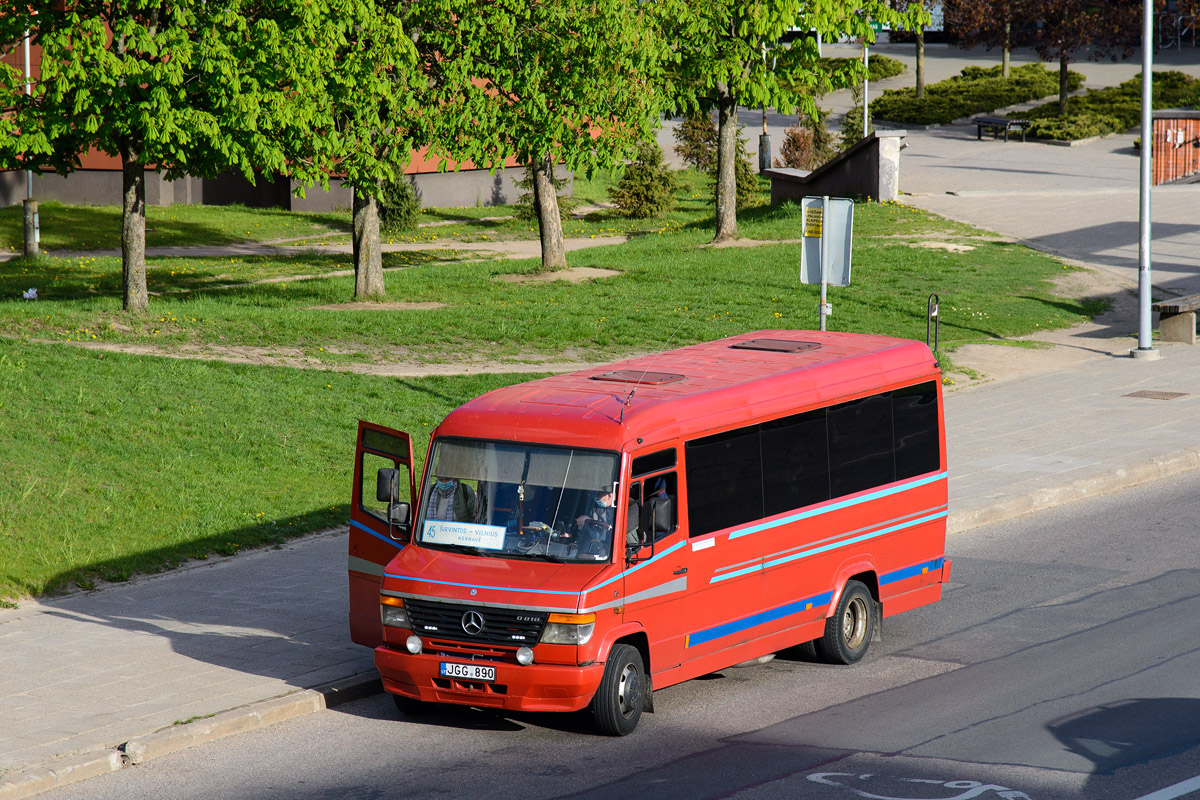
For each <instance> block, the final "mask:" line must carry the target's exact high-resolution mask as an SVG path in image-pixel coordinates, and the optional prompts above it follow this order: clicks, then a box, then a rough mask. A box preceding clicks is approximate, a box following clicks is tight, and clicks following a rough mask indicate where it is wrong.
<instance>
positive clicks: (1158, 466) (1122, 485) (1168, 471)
mask: <svg viewBox="0 0 1200 800" xmlns="http://www.w3.org/2000/svg"><path fill="white" fill-rule="evenodd" d="M1195 469H1200V448H1191V449H1187V450H1178V451H1176V452H1174V453H1170V454H1168V455H1165V456H1156V457H1154V458H1150V459H1147V460H1146V461H1145V462H1143V463H1140V464H1135V465H1133V466H1129V467H1121V468H1118V469H1115V470H1112V471H1110V472H1106V473H1104V474H1102V475H1095V476H1092V477H1089V478H1080V479H1079V480H1077V481H1072V482H1071V483H1068V484H1065V485H1063V486H1056V487H1051V488H1047V489H1040V490H1038V491H1035V492H1030V493H1028V494H1025V495H1022V496H1020V497H1013V498H1010V499H1008V500H1002V501H1000V502H998V503H992V504H989V505H986V506H983V507H981V508H972V509H968V510H966V511H960V512H951V514H950V516H949V518H948V519H947V520H946V531H947V533H951V534H953V533H960V532H962V531H965V530H970V529H971V528H977V527H979V526H981V525H990V524H992V523H993V522H1002V521H1004V520H1007V519H1012V518H1013V517H1019V516H1021V515H1023V514H1029V513H1031V512H1034V511H1041V510H1043V509H1047V508H1053V507H1055V506H1058V505H1062V504H1063V503H1069V502H1071V501H1073V500H1082V499H1084V498H1086V497H1094V496H1095V495H1098V494H1104V493H1106V492H1114V491H1117V490H1119V489H1127V488H1129V487H1131V486H1137V485H1139V484H1142V483H1149V482H1151V481H1156V480H1159V479H1162V478H1169V477H1171V476H1173V475H1179V474H1182V473H1184V472H1190V471H1192V470H1195Z"/></svg>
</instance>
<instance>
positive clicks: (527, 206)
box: [513, 167, 579, 222]
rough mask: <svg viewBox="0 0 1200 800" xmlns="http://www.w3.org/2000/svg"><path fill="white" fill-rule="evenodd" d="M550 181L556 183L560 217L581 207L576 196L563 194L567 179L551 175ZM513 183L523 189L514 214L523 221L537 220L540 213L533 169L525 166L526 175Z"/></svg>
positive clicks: (564, 216) (568, 214) (569, 214)
mask: <svg viewBox="0 0 1200 800" xmlns="http://www.w3.org/2000/svg"><path fill="white" fill-rule="evenodd" d="M550 182H551V183H553V184H554V192H555V194H557V195H558V216H559V217H560V218H566V217H569V216H571V212H572V211H574V210H575V209H576V208H578V207H579V201H578V200H576V199H575V198H574V197H569V196H568V195H565V194H562V190H563V189H565V188H566V187H567V179H566V178H558V177H555V176H554V175H551V176H550ZM513 183H514V184H516V187H517V188H518V189H522V190H523V191H522V193H521V195H520V196H519V197H518V198H517V202H516V203H515V204H514V205H513V207H514V208H515V209H516V213H515V214H514V216H516V218H517V219H519V220H521V221H522V222H537V218H538V214H537V204H536V203H535V202H534V200H535V193H534V191H533V171H532V170H531V169H529V167H525V177H523V178H521V179H520V180H515V181H513Z"/></svg>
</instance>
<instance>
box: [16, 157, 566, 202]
mask: <svg viewBox="0 0 1200 800" xmlns="http://www.w3.org/2000/svg"><path fill="white" fill-rule="evenodd" d="M523 175H524V170H523V169H507V170H499V171H497V172H496V174H495V175H490V174H488V171H487V170H479V169H473V170H460V171H458V172H421V173H414V174H410V175H408V176H407V177H408V179H409V180H410V181H412V183H413V186H414V188H415V189H416V193H417V197H418V198H419V199H420V201H421V205H423V206H426V207H429V206H441V207H454V206H494V205H509V204H512V203H514V202H516V200H517V197H518V196H519V195H520V194H521V190H520V189H518V188H517V186H516V181H517V180H519V179H520V178H521V177H522V176H523ZM555 175H556V176H557V177H558V178H559V179H566V180H567V185H566V187H565V188H564V190H563V193H564V194H566V195H568V196H570V195H571V194H572V193H573V191H574V185H573V181H572V175H571V173H570V171H568V170H567V169H566V168H565V167H563V166H562V165H559V166H558V167H557V168H556V169H555ZM294 188H295V183H294V182H290V181H288V179H286V178H277V179H274V180H271V179H266V178H260V179H259V180H257V181H256V182H255V183H254V184H251V183H250V182H249V181H248V180H246V179H245V178H243V177H242V176H241V175H238V174H234V173H228V174H225V175H222V176H220V177H217V178H210V179H200V178H191V177H186V178H181V179H179V180H176V181H167V180H164V179H163V178H162V176H161V175H159V174H158V173H155V172H147V173H146V203H147V204H148V205H152V206H169V205H172V204H175V203H183V204H204V205H230V204H232V203H241V204H242V205H245V206H250V207H251V208H286V209H290V210H292V211H332V210H336V209H348V208H349V207H350V189H349V188H348V187H346V186H343V185H342V182H341V181H340V180H331V181H330V182H329V189H328V190H324V189H321V188H320V187H311V188H309V189H308V190H307V191H306V192H305V196H304V197H297V196H296V195H295V194H293V191H292V190H293V189H294ZM25 195H26V186H25V173H24V172H23V171H19V172H18V171H9V172H0V206H10V205H19V204H20V203H21V201H22V200H24V199H25ZM33 196H34V198H36V199H37V200H39V201H42V202H45V201H48V200H57V201H59V202H61V203H72V204H84V205H120V204H121V173H120V172H119V171H115V170H78V171H76V172H73V173H71V174H70V175H67V176H62V175H54V174H49V175H35V176H34V177H33Z"/></svg>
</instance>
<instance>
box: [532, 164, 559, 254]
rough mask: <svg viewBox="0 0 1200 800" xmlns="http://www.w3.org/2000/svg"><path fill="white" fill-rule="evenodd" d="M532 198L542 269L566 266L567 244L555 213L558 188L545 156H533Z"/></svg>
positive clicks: (552, 169)
mask: <svg viewBox="0 0 1200 800" xmlns="http://www.w3.org/2000/svg"><path fill="white" fill-rule="evenodd" d="M531 166H532V167H533V202H534V208H535V209H536V210H537V216H538V230H539V231H540V233H541V237H542V269H543V270H544V271H546V272H550V271H553V270H556V269H562V268H564V267H566V266H567V247H566V243H565V242H563V229H562V217H561V216H560V215H559V213H558V191H557V190H555V188H554V164H552V163H551V162H550V157H549V156H541V157H539V158H535V159H534V160H533V162H532V164H531Z"/></svg>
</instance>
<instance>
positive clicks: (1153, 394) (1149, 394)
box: [1122, 389, 1187, 400]
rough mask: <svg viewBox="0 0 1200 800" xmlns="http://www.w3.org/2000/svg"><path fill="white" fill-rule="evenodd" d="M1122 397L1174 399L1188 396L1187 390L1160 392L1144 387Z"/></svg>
mask: <svg viewBox="0 0 1200 800" xmlns="http://www.w3.org/2000/svg"><path fill="white" fill-rule="evenodd" d="M1122 397H1143V398H1145V399H1147V400H1174V399H1175V398H1176V397H1187V392H1158V391H1155V390H1153V389H1143V390H1142V391H1140V392H1130V393H1129V394H1126V395H1122Z"/></svg>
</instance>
